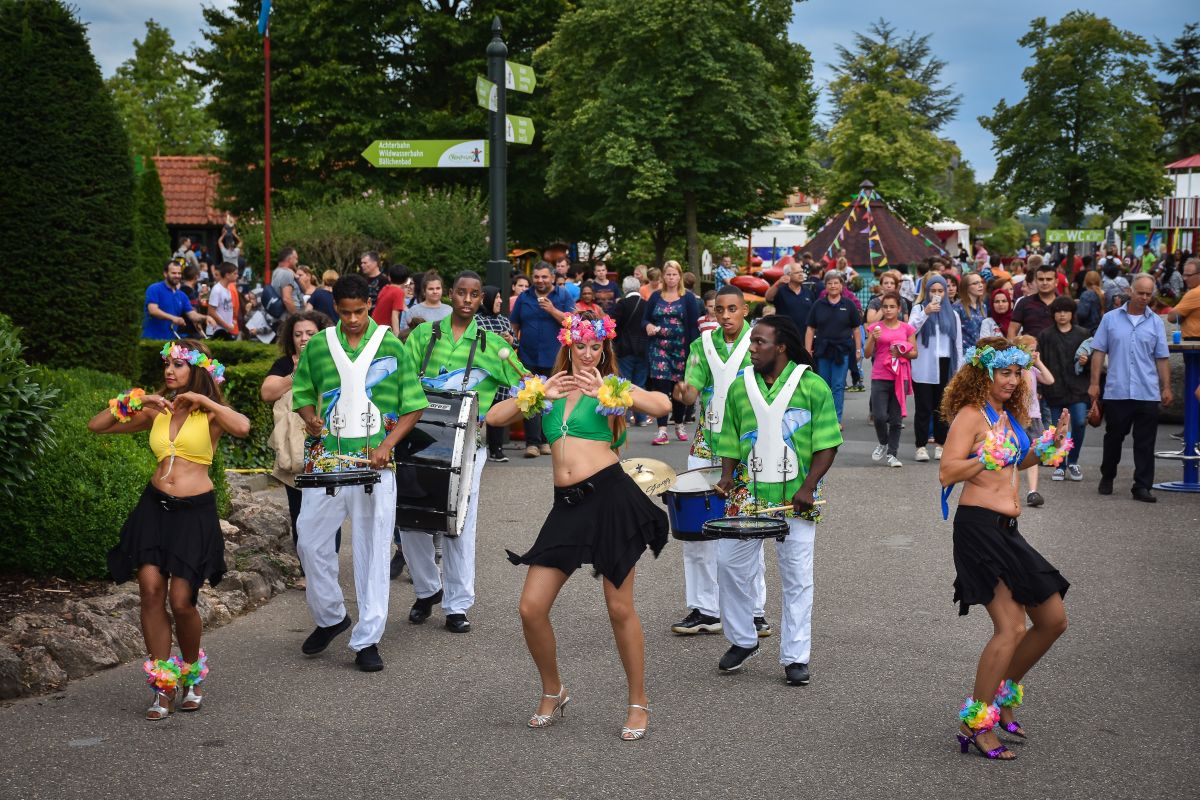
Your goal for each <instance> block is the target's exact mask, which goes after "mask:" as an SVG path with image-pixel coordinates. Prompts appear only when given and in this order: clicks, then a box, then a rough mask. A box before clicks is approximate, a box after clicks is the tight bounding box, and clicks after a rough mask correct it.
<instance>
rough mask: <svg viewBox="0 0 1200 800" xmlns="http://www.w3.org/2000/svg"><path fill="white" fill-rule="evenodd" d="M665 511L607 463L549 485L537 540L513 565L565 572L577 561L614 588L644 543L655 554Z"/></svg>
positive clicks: (662, 538)
mask: <svg viewBox="0 0 1200 800" xmlns="http://www.w3.org/2000/svg"><path fill="white" fill-rule="evenodd" d="M668 527H669V526H668V524H667V514H666V512H665V511H664V510H663V509H662V508H660V507H659V506H658V505H657V504H656V503H655V502H654V501H653V500H651V499H650V498H649V497H647V496H646V494H645V493H644V492H643V491H642V490H641V489H640V488H639V487H638V485H637V484H636V483H634V481H633V479H632V478H630V477H629V476H628V475H626V474H625V472H624V471H623V470H622V469H621V466H620V465H619V464H613V465H612V466H610V467H605V468H604V469H602V470H600V471H599V472H597V473H596V474H595V475H592V476H591V477H590V478H588V479H587V480H585V481H580V482H579V483H577V484H575V485H574V486H565V487H563V486H556V487H554V507H553V508H552V509H550V515H549V516H548V517H546V521H545V523H543V524H542V529H541V531H540V532H539V533H538V537H537V541H535V542H534V543H533V547H532V548H530V550H529V552H528V553H526V554H525V555H523V556H518V555H517V554H516V553H514V552H512V551H511V550H509V551H506V552H507V553H508V560H509V561H511V562H512V563H514V564H529V565H533V564H537V565H538V566H542V567H554V568H556V569H560V570H562V571H563V572H565V573H566V574H568V575H570V574H571V573H572V572H574V571H575V570H577V569H579V567H580V566H581V565H583V564H591V565H592V568H593V572H594V574H595V575H596V576H597V577H599V576H601V575H603V576H604V577H606V578H608V580H609V581H611V582H612V584H613V586H617V587H619V586H620V585H621V583H622V582H624V580H625V576H626V575H628V574H629V571H630V570H631V569H633V567H634V565H635V564H637V562H638V559H639V558H641V557H642V553H643V552H645V550H646V548H647V547H649V548H650V550H651V551H652V552H653V553H654V556H655V557H656V558H657V557H658V554H659V553H660V552H662V549H663V547H664V546H665V545H666V543H667V533H668Z"/></svg>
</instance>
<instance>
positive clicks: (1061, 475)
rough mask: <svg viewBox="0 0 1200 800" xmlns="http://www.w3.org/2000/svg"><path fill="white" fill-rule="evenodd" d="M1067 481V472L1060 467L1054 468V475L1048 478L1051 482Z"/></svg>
mask: <svg viewBox="0 0 1200 800" xmlns="http://www.w3.org/2000/svg"><path fill="white" fill-rule="evenodd" d="M1066 479H1067V471H1066V470H1065V469H1063V468H1062V467H1056V468H1055V470H1054V474H1052V475H1051V476H1050V480H1052V481H1065V480H1066Z"/></svg>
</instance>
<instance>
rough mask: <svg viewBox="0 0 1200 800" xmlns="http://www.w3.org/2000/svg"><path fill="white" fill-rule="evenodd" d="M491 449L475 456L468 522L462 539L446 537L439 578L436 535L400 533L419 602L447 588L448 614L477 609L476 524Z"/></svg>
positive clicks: (445, 607)
mask: <svg viewBox="0 0 1200 800" xmlns="http://www.w3.org/2000/svg"><path fill="white" fill-rule="evenodd" d="M487 455H488V452H487V448H486V447H481V448H479V450H478V451H476V453H475V469H474V472H473V473H472V474H471V489H470V494H468V496H467V497H466V498H463V500H464V501H465V502H466V504H467V519H466V521H464V522H463V531H462V535H460V536H444V537H442V571H441V573H440V574H439V572H438V566H437V562H436V561H435V560H434V550H433V535H432V534H431V533H429V531H412V530H405V529H404V528H401V529H400V546H401V547H402V548H403V549H404V560H405V561H406V562H407V563H408V571H409V574H411V575H412V579H413V591H415V592H416V594H417V597H418V598H425V597H431V596H433V595H435V594H437V593H438V590H439V589H442V588H443V583H444V588H445V590H446V591H445V594H443V595H442V610H443V611H444V612H445V613H447V614H465V613H467V611H469V610H470V608H471V606H473V605H475V521H476V519H477V518H478V516H479V480H480V478H481V477H483V467H484V465H485V464H487Z"/></svg>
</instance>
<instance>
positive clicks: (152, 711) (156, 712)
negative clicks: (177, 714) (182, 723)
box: [146, 689, 175, 722]
mask: <svg viewBox="0 0 1200 800" xmlns="http://www.w3.org/2000/svg"><path fill="white" fill-rule="evenodd" d="M174 704H175V690H174V689H172V690H171V694H167V693H166V692H159V691H156V692H155V693H154V705H152V706H150V707H149V708H147V709H146V719H148V720H150V721H151V722H157V721H158V720H160V719H166V718H167V717H169V716H170V715H171V712H172V711H173V710H174V709H173V708H172V706H173V705H174Z"/></svg>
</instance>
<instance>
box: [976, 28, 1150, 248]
mask: <svg viewBox="0 0 1200 800" xmlns="http://www.w3.org/2000/svg"><path fill="white" fill-rule="evenodd" d="M1018 41H1019V42H1020V44H1021V46H1022V47H1027V48H1030V49H1032V50H1033V57H1034V61H1033V64H1031V65H1030V66H1028V67H1026V68H1025V70H1024V72H1022V74H1021V77H1022V79H1023V80H1024V81H1025V97H1024V98H1022V99H1021V100H1020V101H1019V102H1017V103H1016V104H1015V105H1011V106H1010V105H1008V103H1007V102H1005V101H1004V100H1001V101H1000V102H999V103H997V104H996V108H995V110H994V112H993V113H992V115H991V116H990V117H980V118H979V122H980V124H981V125H983V127H984V128H986V129H987V130H988V131H990V132H991V134H992V136H993V137H994V143H993V145H992V149H993V151H994V152H995V153H996V156H997V158H996V177H995V178H994V179H993V182H994V184H995V186H996V188H997V189H998V190H999V191H1000V192H1002V193H1003V194H1004V195H1005V196H1006V197H1007V199H1008V201H1009V202H1010V203H1011V204H1012V206H1013V208H1014V209H1015V208H1027V209H1029V210H1031V211H1033V212H1034V213H1037V212H1039V211H1041V210H1042V209H1044V208H1047V207H1049V209H1050V210H1051V212H1052V214H1053V215H1054V216H1055V217H1056V218H1057V219H1059V220H1061V221H1062V223H1063V224H1064V225H1066V226H1067V227H1078V226H1079V224H1080V223H1082V222H1083V219H1084V213H1085V209H1089V208H1099V209H1100V210H1101V211H1103V212H1104V213H1105V214H1107V215H1109V216H1110V217H1111V216H1115V215H1117V214H1120V213H1121V212H1122V211H1124V210H1125V208H1126V207H1128V206H1129V205H1130V204H1131V203H1135V202H1139V201H1140V202H1145V203H1148V204H1149V205H1150V206H1151V207H1155V206H1157V204H1158V201H1159V199H1160V198H1161V197H1162V196H1163V193H1164V192H1165V191H1166V187H1165V180H1164V179H1163V172H1162V164H1161V161H1160V158H1159V155H1158V153H1157V151H1156V149H1155V147H1154V146H1152V145H1150V143H1152V142H1158V141H1160V140H1161V138H1162V124H1161V123H1160V122H1159V118H1158V114H1157V112H1156V109H1155V105H1154V102H1153V98H1154V92H1155V86H1154V78H1153V77H1152V76H1151V74H1150V68H1149V63H1148V57H1149V55H1150V52H1151V50H1150V45H1149V44H1147V42H1146V40H1145V39H1143V38H1142V37H1140V36H1137V35H1136V34H1134V33H1132V32H1131V31H1123V30H1121V29H1119V28H1117V27H1116V26H1115V25H1113V24H1112V22H1111V21H1109V20H1108V19H1106V18H1103V17H1097V16H1096V15H1095V14H1092V13H1089V12H1085V11H1072V12H1070V13H1068V14H1067V15H1066V16H1064V17H1063V18H1062V19H1061V20H1059V21H1058V22H1057V23H1055V24H1054V25H1052V26H1047V24H1046V19H1045V17H1038V18H1037V19H1035V20H1033V21H1032V22H1031V23H1030V25H1029V32H1028V33H1026V34H1025V35H1024V36H1022V37H1021V38H1020V39H1019V40H1018Z"/></svg>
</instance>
